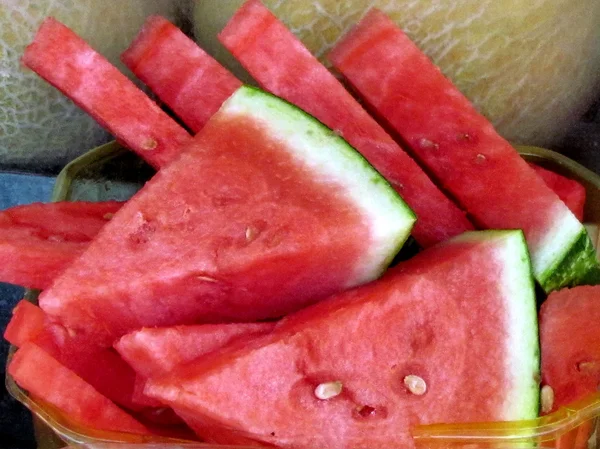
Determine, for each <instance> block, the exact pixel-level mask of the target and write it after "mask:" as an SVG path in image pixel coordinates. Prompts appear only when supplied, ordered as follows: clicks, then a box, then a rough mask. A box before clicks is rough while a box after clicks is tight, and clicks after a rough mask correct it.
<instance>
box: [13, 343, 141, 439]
mask: <svg viewBox="0 0 600 449" xmlns="http://www.w3.org/2000/svg"><path fill="white" fill-rule="evenodd" d="M98 366H99V367H101V366H102V365H100V364H99V365H98ZM8 373H9V374H10V375H11V376H12V377H13V379H14V380H15V382H16V383H17V384H18V385H19V386H20V387H21V388H23V389H25V390H27V391H28V392H29V394H31V395H32V396H34V397H35V398H36V399H39V400H43V401H44V402H47V403H49V404H51V405H53V406H54V407H56V408H57V409H59V410H60V411H61V412H62V413H63V414H64V415H65V417H66V418H67V419H69V420H70V421H72V422H74V423H75V424H77V425H80V426H84V427H91V428H94V429H99V430H110V431H117V432H127V433H135V434H141V435H149V434H150V431H149V430H148V429H146V427H144V426H143V425H142V424H141V423H139V422H138V421H136V420H135V419H134V418H133V417H132V416H130V415H129V414H127V413H126V412H124V411H123V410H121V409H120V408H119V407H117V406H116V405H115V404H113V403H112V402H111V401H110V400H109V399H108V398H106V397H105V396H103V395H102V394H100V393H99V392H98V391H96V390H95V389H94V387H92V386H91V385H90V384H88V383H87V382H86V381H84V380H83V379H82V378H81V377H79V376H78V375H77V374H75V373H74V372H73V371H71V370H70V369H68V368H66V367H65V366H64V365H62V364H61V363H60V362H58V361H57V360H56V359H54V358H53V357H52V356H51V355H49V354H48V353H47V352H46V351H44V350H43V349H41V348H40V347H38V346H37V345H35V344H33V343H26V344H25V345H23V346H22V347H21V348H20V349H19V350H18V351H17V352H16V353H15V354H14V356H13V358H12V360H11V361H10V363H9V365H8Z"/></svg>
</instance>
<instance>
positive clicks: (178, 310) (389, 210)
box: [39, 87, 415, 345]
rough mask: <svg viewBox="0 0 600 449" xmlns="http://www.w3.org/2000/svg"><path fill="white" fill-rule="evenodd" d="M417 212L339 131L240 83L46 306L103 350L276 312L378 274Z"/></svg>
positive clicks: (43, 298)
mask: <svg viewBox="0 0 600 449" xmlns="http://www.w3.org/2000/svg"><path fill="white" fill-rule="evenodd" d="M207 179H210V180H211V182H206V180H207ZM414 221H415V216H414V214H413V213H412V212H411V211H410V209H409V208H408V207H407V206H406V205H405V203H404V202H403V201H402V200H401V199H400V197H399V196H398V195H397V194H396V193H395V192H394V191H393V189H391V187H390V186H389V184H388V183H387V182H386V181H385V180H384V179H383V178H382V177H381V176H380V175H379V174H378V173H377V172H376V171H375V170H374V169H373V168H372V167H371V166H370V165H369V164H368V163H367V162H366V161H365V160H364V159H362V158H361V157H360V155H359V154H358V153H356V152H355V151H354V150H353V149H352V148H351V147H350V146H349V145H348V144H346V142H344V141H343V140H342V139H341V138H340V137H339V136H337V135H336V134H335V133H334V132H332V131H331V130H329V129H327V128H326V127H324V126H323V125H322V124H321V123H319V122H317V121H316V120H314V119H313V118H312V117H310V116H308V115H306V114H304V113H303V112H302V111H300V110H298V109H297V108H294V107H293V106H291V105H290V104H288V103H286V102H284V101H282V100H280V99H278V98H276V97H273V96H271V95H269V94H266V93H263V92H261V91H259V90H257V89H254V88H251V87H242V88H240V89H239V90H238V91H236V93H235V94H234V95H233V96H232V97H230V99H229V100H227V101H226V102H225V104H224V105H223V107H222V108H221V109H220V110H219V112H218V113H217V114H216V115H214V116H213V118H212V119H211V120H210V121H209V122H208V124H207V125H206V126H205V127H204V129H203V131H202V132H201V133H200V134H198V135H197V136H196V137H195V138H194V140H193V142H192V144H191V145H189V146H188V147H187V148H186V150H185V151H184V152H183V153H182V155H181V157H180V158H179V159H177V160H176V161H174V162H173V163H172V164H170V165H169V166H168V167H165V168H163V169H162V170H160V171H159V173H158V175H156V176H155V177H154V178H153V179H152V180H150V181H149V182H148V183H147V184H146V185H145V186H144V187H143V188H142V190H141V191H140V192H138V193H137V194H136V196H135V197H134V198H132V199H131V200H130V201H128V202H127V203H126V204H125V205H124V206H123V208H121V210H120V211H119V212H118V213H117V214H116V215H115V216H114V218H113V219H112V220H111V222H110V223H108V224H107V226H106V227H105V228H104V230H103V232H102V234H101V235H100V236H98V238H96V239H95V240H94V241H93V242H92V243H91V245H90V246H89V248H88V250H87V251H86V252H85V253H84V254H83V255H82V257H81V258H80V259H79V260H78V261H77V264H74V265H71V266H70V267H69V268H68V269H67V271H66V272H65V273H64V274H63V275H62V276H60V277H59V278H58V279H57V280H56V281H55V283H54V284H53V286H52V287H51V288H50V289H47V290H45V291H44V292H42V294H41V295H40V299H39V301H40V305H41V307H42V309H44V310H45V311H46V312H47V313H49V314H50V315H52V316H55V317H57V318H59V319H60V320H61V321H62V322H63V323H64V324H65V325H66V326H67V327H70V328H74V329H77V330H79V331H81V332H84V333H90V334H94V335H95V338H96V339H97V341H98V342H99V343H101V344H105V345H112V344H113V342H114V341H115V339H117V338H119V337H121V336H122V335H124V334H126V333H127V332H131V331H132V330H135V329H139V328H141V327H144V326H147V327H149V326H168V325H174V324H193V323H199V322H227V321H254V320H257V319H264V318H271V317H279V316H281V315H284V314H287V313H289V312H291V311H293V310H297V309H299V308H301V307H304V306H305V305H307V304H310V303H312V302H315V301H317V300H320V299H322V298H324V297H326V296H328V295H329V294H332V293H334V292H337V291H340V290H342V289H346V288H349V287H351V286H354V285H358V284H361V283H365V282H368V281H370V280H372V279H374V278H376V277H378V276H379V275H381V273H382V272H383V271H384V270H385V268H386V267H387V265H388V264H389V263H390V261H391V259H392V258H393V256H394V255H395V254H396V252H397V251H398V249H399V248H400V247H401V246H402V244H403V242H404V241H405V239H406V238H407V237H408V235H409V233H410V229H411V227H412V225H413V223H414ZM115 298H119V301H115Z"/></svg>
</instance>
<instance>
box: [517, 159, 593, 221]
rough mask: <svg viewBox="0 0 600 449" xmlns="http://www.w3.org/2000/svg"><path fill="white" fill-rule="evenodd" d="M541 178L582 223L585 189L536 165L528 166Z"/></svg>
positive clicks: (572, 180)
mask: <svg viewBox="0 0 600 449" xmlns="http://www.w3.org/2000/svg"><path fill="white" fill-rule="evenodd" d="M529 165H530V166H531V168H533V169H534V170H535V172H536V173H537V174H538V176H539V177H541V178H542V179H543V180H544V182H545V183H546V185H547V186H548V187H550V188H551V189H552V190H553V191H554V193H556V194H557V195H558V197H559V198H560V199H561V200H562V201H563V203H565V204H566V205H567V207H568V208H569V209H571V212H573V214H574V215H575V216H576V217H577V219H578V220H579V221H583V209H584V206H585V187H584V186H583V185H581V184H580V183H578V182H577V181H575V180H574V179H570V178H567V177H566V176H562V175H559V174H558V173H556V172H554V171H551V170H547V169H545V168H543V167H540V166H539V165H536V164H531V163H530V164H529Z"/></svg>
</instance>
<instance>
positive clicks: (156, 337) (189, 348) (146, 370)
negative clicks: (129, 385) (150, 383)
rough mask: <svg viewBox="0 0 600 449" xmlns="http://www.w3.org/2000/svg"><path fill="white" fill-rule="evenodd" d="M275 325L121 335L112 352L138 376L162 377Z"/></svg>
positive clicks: (200, 327) (168, 329) (211, 326)
mask: <svg viewBox="0 0 600 449" xmlns="http://www.w3.org/2000/svg"><path fill="white" fill-rule="evenodd" d="M273 327H275V323H270V322H265V323H226V324H199V325H195V326H194V325H191V326H172V327H151V328H144V329H140V330H137V331H134V332H131V333H129V334H126V335H124V336H123V337H121V338H120V339H119V341H118V342H117V343H116V344H115V349H116V350H117V351H118V352H119V354H121V357H123V358H124V359H125V360H126V361H127V363H129V365H130V366H131V367H132V368H133V369H134V370H135V371H136V372H137V373H139V374H142V375H144V376H146V377H156V376H162V375H165V374H167V373H169V372H170V371H171V370H173V369H174V368H175V367H177V366H179V365H183V364H185V363H189V362H191V361H193V360H195V359H197V358H198V357H201V356H204V355H206V354H209V353H211V352H213V351H215V350H217V349H220V348H222V347H223V346H225V345H227V344H229V343H231V342H232V341H235V340H236V339H238V338H240V337H244V338H246V339H249V338H251V337H255V336H259V335H264V334H266V333H268V332H269V331H271V330H272V329H273Z"/></svg>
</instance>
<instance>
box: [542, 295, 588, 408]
mask: <svg viewBox="0 0 600 449" xmlns="http://www.w3.org/2000/svg"><path fill="white" fill-rule="evenodd" d="M539 320H540V343H541V348H542V384H543V385H549V386H550V387H551V388H552V390H553V391H554V403H553V406H552V411H554V410H556V409H557V408H559V407H561V406H564V405H567V404H569V403H570V402H573V401H575V400H578V399H582V398H583V397H584V396H586V395H587V394H591V393H594V392H595V391H597V390H598V387H599V385H600V328H599V327H598V323H600V286H580V287H574V288H571V289H563V290H559V291H557V292H553V293H551V294H550V295H549V296H548V298H547V299H546V301H544V303H543V304H542V307H541V310H540V317H539Z"/></svg>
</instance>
